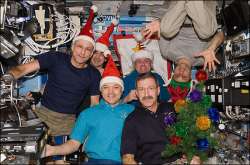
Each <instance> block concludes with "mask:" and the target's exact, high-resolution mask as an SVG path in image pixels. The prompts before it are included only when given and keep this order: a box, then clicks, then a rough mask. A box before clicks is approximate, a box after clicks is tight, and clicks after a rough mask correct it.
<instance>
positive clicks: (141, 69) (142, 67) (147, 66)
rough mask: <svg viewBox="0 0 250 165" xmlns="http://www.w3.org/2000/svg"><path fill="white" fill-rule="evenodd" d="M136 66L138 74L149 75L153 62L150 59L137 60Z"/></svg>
mask: <svg viewBox="0 0 250 165" xmlns="http://www.w3.org/2000/svg"><path fill="white" fill-rule="evenodd" d="M134 66H135V70H136V71H137V72H138V73H147V72H149V71H150V70H151V68H152V61H151V60H150V59H149V58H138V59H136V60H135V62H134Z"/></svg>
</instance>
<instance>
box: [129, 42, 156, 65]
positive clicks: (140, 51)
mask: <svg viewBox="0 0 250 165" xmlns="http://www.w3.org/2000/svg"><path fill="white" fill-rule="evenodd" d="M133 51H134V53H133V54H132V61H133V62H135V61H136V60H137V59H139V58H149V59H150V60H151V61H153V60H154V56H153V54H152V52H151V51H150V50H147V49H145V48H144V47H143V46H142V45H141V44H140V43H137V45H136V47H135V48H133Z"/></svg>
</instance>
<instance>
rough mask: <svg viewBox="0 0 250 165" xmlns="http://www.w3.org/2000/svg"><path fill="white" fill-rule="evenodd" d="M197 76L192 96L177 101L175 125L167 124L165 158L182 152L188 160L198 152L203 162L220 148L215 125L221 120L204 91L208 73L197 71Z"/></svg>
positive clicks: (190, 94)
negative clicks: (167, 138)
mask: <svg viewBox="0 0 250 165" xmlns="http://www.w3.org/2000/svg"><path fill="white" fill-rule="evenodd" d="M196 79H197V81H196V84H194V85H193V89H191V90H192V91H191V92H190V93H189V95H188V96H187V97H186V98H181V99H179V100H177V101H176V102H175V105H174V107H175V111H176V112H177V119H176V122H175V123H174V124H172V125H171V126H168V127H166V134H167V136H168V137H169V141H170V142H169V143H168V144H167V145H166V148H165V150H164V151H163V153H162V155H163V156H164V157H170V156H172V155H174V154H178V153H183V154H184V155H186V157H187V159H188V161H189V162H190V161H191V159H192V157H193V156H195V155H197V156H199V157H200V159H201V160H202V161H204V160H206V159H207V156H208V153H210V151H211V150H213V149H216V147H218V143H217V140H216V139H215V138H214V136H213V135H214V133H215V132H216V127H215V125H214V124H215V123H216V124H218V123H219V113H218V110H217V109H216V108H212V107H211V105H212V101H211V98H210V96H207V95H205V93H204V89H205V86H204V83H205V80H206V79H207V75H206V72H204V71H198V72H197V73H196ZM176 88H178V87H176Z"/></svg>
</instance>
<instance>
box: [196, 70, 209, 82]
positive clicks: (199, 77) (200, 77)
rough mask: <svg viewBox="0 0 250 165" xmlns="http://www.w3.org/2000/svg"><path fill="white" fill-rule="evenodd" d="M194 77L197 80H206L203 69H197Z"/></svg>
mask: <svg viewBox="0 0 250 165" xmlns="http://www.w3.org/2000/svg"><path fill="white" fill-rule="evenodd" d="M195 78H196V80H198V81H206V80H207V79H208V76H207V73H206V72H205V71H204V70H198V71H197V72H196V74H195Z"/></svg>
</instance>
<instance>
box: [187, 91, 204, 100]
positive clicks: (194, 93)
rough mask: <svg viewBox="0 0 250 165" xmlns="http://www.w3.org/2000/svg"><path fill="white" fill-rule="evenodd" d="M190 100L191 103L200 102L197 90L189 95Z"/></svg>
mask: <svg viewBox="0 0 250 165" xmlns="http://www.w3.org/2000/svg"><path fill="white" fill-rule="evenodd" d="M189 98H190V100H192V101H193V102H197V101H200V100H201V98H202V94H201V92H200V91H199V90H196V89H195V90H193V91H192V92H191V93H190V95H189Z"/></svg>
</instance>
